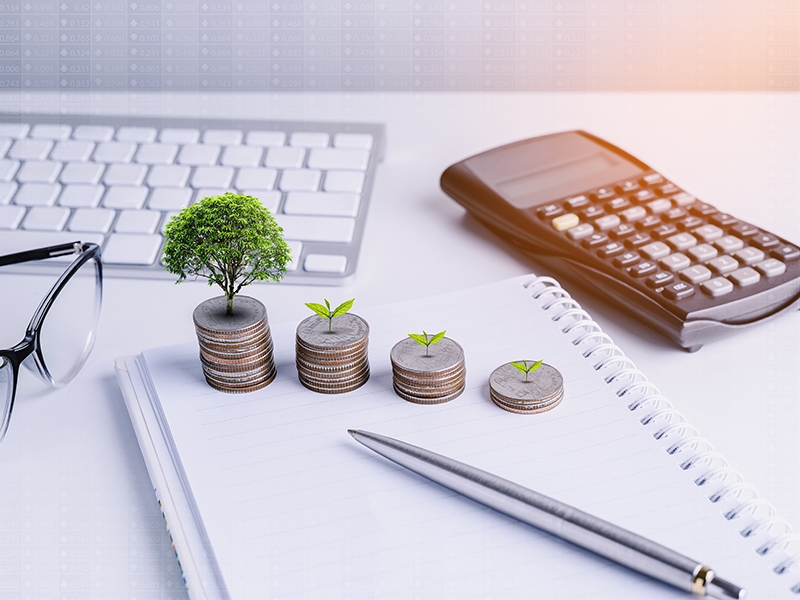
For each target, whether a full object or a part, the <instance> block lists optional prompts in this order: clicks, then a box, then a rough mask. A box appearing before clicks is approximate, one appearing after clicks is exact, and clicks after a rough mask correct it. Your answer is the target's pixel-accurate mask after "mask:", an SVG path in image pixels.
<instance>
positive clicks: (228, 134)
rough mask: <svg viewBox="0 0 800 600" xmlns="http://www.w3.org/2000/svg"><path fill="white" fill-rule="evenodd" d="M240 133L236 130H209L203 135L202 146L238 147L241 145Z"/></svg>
mask: <svg viewBox="0 0 800 600" xmlns="http://www.w3.org/2000/svg"><path fill="white" fill-rule="evenodd" d="M242 137H243V136H242V132H241V131H239V130H236V129H209V130H208V131H206V132H205V133H204V134H203V143H204V144H215V145H217V146H238V145H239V144H241V143H242Z"/></svg>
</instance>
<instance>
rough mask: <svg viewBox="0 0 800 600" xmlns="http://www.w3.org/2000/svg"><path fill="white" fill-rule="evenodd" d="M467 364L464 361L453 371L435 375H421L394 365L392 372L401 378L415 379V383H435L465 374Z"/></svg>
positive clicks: (447, 370) (439, 372)
mask: <svg viewBox="0 0 800 600" xmlns="http://www.w3.org/2000/svg"><path fill="white" fill-rule="evenodd" d="M465 367H466V365H465V363H464V361H463V360H462V361H461V362H460V363H458V364H457V365H456V366H454V367H453V368H452V369H443V370H441V371H437V372H435V373H419V372H416V371H409V370H407V369H403V368H402V367H400V366H398V365H395V364H392V372H393V373H396V374H397V375H400V376H401V377H405V378H407V379H413V380H415V381H435V380H438V379H444V378H447V377H454V376H455V375H458V374H459V373H464V372H465Z"/></svg>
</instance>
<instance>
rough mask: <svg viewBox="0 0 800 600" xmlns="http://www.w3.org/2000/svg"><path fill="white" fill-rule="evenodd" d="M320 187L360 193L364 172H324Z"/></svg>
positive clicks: (329, 190) (331, 190)
mask: <svg viewBox="0 0 800 600" xmlns="http://www.w3.org/2000/svg"><path fill="white" fill-rule="evenodd" d="M322 189H324V190H325V191H326V192H353V193H354V194H360V193H361V191H362V190H363V189H364V173H361V172H359V171H329V172H328V173H326V174H325V181H324V183H323V184H322ZM553 216H555V215H553Z"/></svg>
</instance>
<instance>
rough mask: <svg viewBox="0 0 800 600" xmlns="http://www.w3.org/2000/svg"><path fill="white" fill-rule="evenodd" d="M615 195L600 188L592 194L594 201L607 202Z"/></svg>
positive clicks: (608, 189) (606, 189) (610, 190)
mask: <svg viewBox="0 0 800 600" xmlns="http://www.w3.org/2000/svg"><path fill="white" fill-rule="evenodd" d="M616 195H617V193H616V192H615V191H614V190H612V189H611V188H600V189H599V190H597V191H595V193H594V194H592V196H593V197H594V199H595V200H608V199H609V198H613V197H614V196H616Z"/></svg>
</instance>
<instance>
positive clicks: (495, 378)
mask: <svg viewBox="0 0 800 600" xmlns="http://www.w3.org/2000/svg"><path fill="white" fill-rule="evenodd" d="M489 387H490V388H491V389H492V391H494V393H495V394H496V395H497V396H498V397H499V398H502V399H505V400H506V401H507V402H513V403H522V404H525V403H534V404H535V403H540V402H542V401H544V400H547V399H548V398H553V397H554V396H556V395H557V394H558V393H559V391H560V390H562V388H563V387H564V378H563V377H562V376H561V373H559V371H558V369H556V368H555V367H552V366H550V365H548V364H542V366H541V367H539V368H538V369H537V370H536V371H533V372H531V373H529V374H528V381H525V374H524V373H521V372H520V371H518V370H517V369H516V368H514V367H513V366H511V365H510V364H508V363H506V364H504V365H500V366H499V367H497V368H496V369H495V370H494V371H492V374H491V375H490V376H489Z"/></svg>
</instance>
